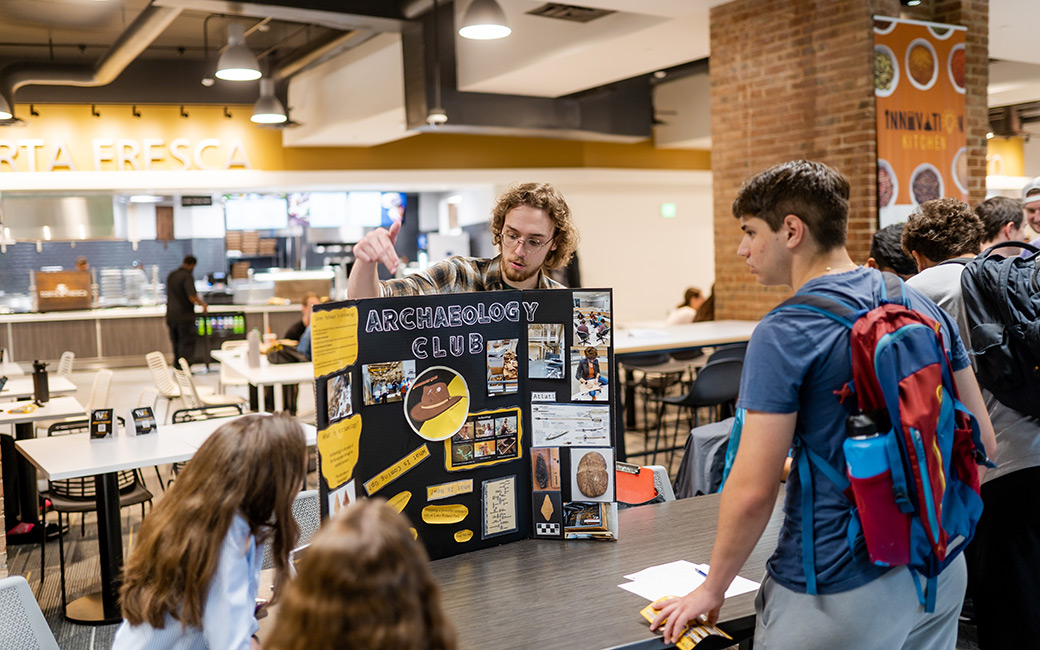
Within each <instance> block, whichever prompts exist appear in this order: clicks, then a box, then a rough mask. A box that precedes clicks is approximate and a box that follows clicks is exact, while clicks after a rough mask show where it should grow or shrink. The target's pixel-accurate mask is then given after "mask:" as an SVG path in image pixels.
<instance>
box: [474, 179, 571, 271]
mask: <svg viewBox="0 0 1040 650" xmlns="http://www.w3.org/2000/svg"><path fill="white" fill-rule="evenodd" d="M521 205H526V206H528V207H531V208H536V209H538V210H545V212H546V214H548V215H549V218H550V219H551V220H552V222H553V226H554V227H555V229H556V231H555V232H554V233H553V242H554V243H555V244H556V249H555V250H552V251H550V252H549V254H548V255H547V256H546V257H545V262H543V263H542V266H543V267H545V268H546V269H559V268H562V267H564V266H567V263H568V262H570V261H571V256H573V255H574V251H576V250H577V249H578V230H577V228H575V227H574V224H573V223H571V209H570V208H569V207H568V206H567V201H565V200H564V199H563V194H560V191H559V190H557V189H556V188H555V187H553V186H552V185H550V184H548V183H523V184H517V185H512V186H510V188H509V189H508V190H506V191H505V192H504V193H503V194H501V195H499V197H498V201H497V203H496V204H495V208H494V209H493V210H492V211H491V242H492V243H493V244H494V245H495V246H500V245H501V244H502V228H503V227H504V226H505V222H506V214H507V213H508V212H509V211H510V210H512V209H513V208H516V207H519V206H521Z"/></svg>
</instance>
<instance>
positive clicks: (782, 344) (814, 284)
mask: <svg viewBox="0 0 1040 650" xmlns="http://www.w3.org/2000/svg"><path fill="white" fill-rule="evenodd" d="M883 284H884V278H883V277H882V275H881V273H880V272H878V271H875V270H873V269H868V268H866V267H860V268H858V269H856V270H854V271H849V272H847V273H839V274H836V275H826V276H822V277H819V278H815V279H813V280H810V281H809V282H807V283H805V284H804V285H803V286H802V287H801V289H799V291H798V293H805V292H810V291H811V292H813V293H819V294H823V295H826V296H829V297H833V298H837V299H840V300H843V301H844V302H845V303H847V304H849V305H853V306H855V307H857V308H860V309H869V308H872V307H875V306H877V301H876V298H875V296H880V295H884V290H883ZM906 294H907V296H908V297H909V302H910V307H912V308H913V309H916V310H918V311H920V312H922V313H924V314H926V315H928V316H929V317H931V318H933V319H934V320H936V321H937V322H939V323H940V324H941V325H942V329H943V340H944V341H945V342H947V354H948V355H949V356H950V360H951V361H952V364H953V368H954V370H960V369H962V368H966V367H968V365H969V361H968V355H967V352H965V350H964V345H963V344H962V343H961V339H960V335H959V334H958V332H957V328H956V326H955V325H953V323H952V321H951V320H950V317H949V316H948V315H947V314H946V312H944V311H943V310H942V309H940V308H939V307H937V306H936V305H935V303H933V302H932V301H930V300H928V299H927V298H925V297H924V296H923V295H921V294H920V293H918V292H917V291H914V290H913V289H911V288H910V287H906ZM951 342H952V343H951ZM851 379H852V364H851V358H850V343H849V330H848V329H847V328H845V327H844V326H843V325H841V324H839V323H836V322H835V321H833V320H831V319H830V318H828V317H827V316H824V315H822V314H818V313H815V312H812V311H808V310H802V309H788V310H783V311H781V312H777V313H770V314H768V315H766V317H765V318H763V319H762V321H761V323H759V325H758V326H757V327H756V328H755V332H754V334H753V335H752V337H751V342H750V343H749V344H748V350H747V356H746V358H745V360H744V372H743V374H742V376H741V380H740V398H739V400H738V402H737V405H738V406H740V407H743V408H746V409H748V410H749V411H764V412H766V413H794V412H796V411H797V413H798V419H797V422H796V424H795V437H796V438H798V439H800V441H801V442H802V443H804V444H806V445H808V446H809V448H811V449H812V450H813V451H815V452H816V453H817V454H819V455H821V456H823V457H824V458H826V459H827V461H828V462H829V463H830V465H831V466H832V467H834V468H844V467H845V456H844V453H843V452H842V448H841V444H842V442H843V441H844V438H845V418H846V417H847V416H848V415H850V414H851V413H852V412H853V411H854V410H855V406H856V405H855V400H854V399H847V400H845V402H846V404H845V405H842V404H841V402H840V401H839V397H838V395H837V391H840V390H841V388H842V387H843V386H844V385H845V384H846V383H848V382H849V381H851ZM812 472H813V492H814V493H813V504H814V512H813V528H814V530H813V534H814V542H815V548H816V576H817V588H818V591H819V593H821V594H826V593H837V592H841V591H847V590H849V589H854V588H856V587H858V586H860V585H863V584H866V583H868V582H870V581H871V580H873V579H874V578H877V577H879V576H880V575H881V574H883V573H884V572H885V571H886V570H887V569H885V568H883V567H877V566H874V565H873V564H871V562H870V560H869V559H868V558H867V555H866V550H865V547H864V546H863V544H858V545H857V548H858V550H859V552H858V553H857V554H856V555H853V552H852V550H850V549H849V544H848V540H847V538H846V534H847V532H848V525H849V517H850V508H851V506H852V504H851V503H850V502H849V501H848V500H847V499H846V498H845V497H844V495H842V494H841V492H840V491H839V490H838V488H837V487H835V485H834V484H833V483H831V482H830V481H829V480H828V479H827V478H826V477H825V476H824V475H823V474H822V473H820V471H819V470H817V469H815V468H813V470H812ZM801 520H802V508H801V480H799V476H798V466H797V463H795V465H794V466H793V467H792V468H791V473H790V475H789V476H788V478H787V496H786V499H785V501H784V523H783V526H782V527H781V529H780V536H779V541H778V544H777V549H776V552H775V553H774V554H773V556H772V557H771V558H770V559H769V562H768V564H767V565H766V568H767V570H768V571H769V574H770V576H772V578H773V579H774V580H776V581H777V582H778V583H780V584H781V585H783V586H785V587H787V588H788V589H791V590H793V591H797V592H800V593H805V574H804V572H803V570H802V546H801V544H802V535H801V528H802V525H801Z"/></svg>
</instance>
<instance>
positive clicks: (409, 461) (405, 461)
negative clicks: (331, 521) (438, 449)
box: [365, 445, 430, 496]
mask: <svg viewBox="0 0 1040 650" xmlns="http://www.w3.org/2000/svg"><path fill="white" fill-rule="evenodd" d="M429 457H430V448H429V447H427V446H426V445H423V446H421V447H419V448H418V449H416V450H415V451H413V452H412V453H410V454H408V455H407V456H405V457H404V458H402V459H401V460H399V461H397V462H396V463H394V464H393V465H391V466H390V467H387V468H386V469H384V470H383V471H382V472H380V473H379V474H376V475H375V476H373V477H372V478H371V479H370V480H369V481H368V482H367V483H365V492H368V496H372V495H373V494H375V493H376V492H378V491H380V490H382V489H383V488H384V487H386V485H387V484H388V483H390V481H393V480H394V479H397V478H400V477H401V476H402V475H404V473H405V472H407V471H409V470H410V469H412V468H413V467H415V466H416V465H418V464H419V463H421V462H422V461H424V460H426V459H427V458H429Z"/></svg>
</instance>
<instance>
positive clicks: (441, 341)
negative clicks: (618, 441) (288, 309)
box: [311, 289, 617, 558]
mask: <svg viewBox="0 0 1040 650" xmlns="http://www.w3.org/2000/svg"><path fill="white" fill-rule="evenodd" d="M612 320H613V319H612V311H611V292H610V291H609V290H562V289H556V290H541V291H523V292H521V291H503V292H479V293H461V294H446V295H435V296H418V297H404V298H380V299H371V300H360V301H345V302H340V303H326V304H323V305H317V306H315V307H314V311H313V315H312V323H311V327H312V341H313V356H314V363H315V378H316V379H315V401H316V406H317V429H318V450H319V467H320V472H319V474H320V477H321V481H320V491H321V496H322V516H323V517H328V516H331V515H335V513H336V512H338V511H339V510H340V509H341V508H342V507H343V506H344V505H345V504H348V503H350V502H352V501H354V500H355V499H357V498H362V497H382V498H385V499H387V500H388V501H389V502H390V503H391V505H393V506H394V507H396V508H397V509H398V510H399V511H402V512H404V513H405V514H406V515H407V516H408V518H409V519H410V521H411V522H412V524H413V526H414V528H415V533H416V535H417V537H418V538H419V539H420V540H422V541H423V543H424V544H425V545H426V548H427V550H428V552H429V554H430V556H431V557H432V558H440V557H447V556H450V555H455V554H458V553H462V552H467V551H471V550H476V549H480V548H486V547H489V546H495V545H498V544H502V543H507V542H512V541H517V540H520V539H526V538H530V537H544V538H555V539H563V538H565V537H567V538H601V539H616V538H617V505H616V500H615V488H614V427H613V423H615V422H616V414H615V413H614V412H613V404H614V403H615V400H613V399H611V397H612V391H613V390H616V381H615V379H616V378H614V377H612V376H610V375H611V372H612V368H613V367H614V366H613V345H612V334H611V324H612ZM583 360H584V362H583ZM597 371H598V372H597ZM578 375H582V376H581V377H580V378H579V376H578Z"/></svg>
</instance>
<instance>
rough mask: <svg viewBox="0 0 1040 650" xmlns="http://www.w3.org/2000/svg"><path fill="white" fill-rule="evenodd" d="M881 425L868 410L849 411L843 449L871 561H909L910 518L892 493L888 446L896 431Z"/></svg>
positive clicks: (895, 563)
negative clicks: (900, 507)
mask: <svg viewBox="0 0 1040 650" xmlns="http://www.w3.org/2000/svg"><path fill="white" fill-rule="evenodd" d="M878 428H879V427H878V423H877V422H876V421H875V419H874V418H872V417H871V416H869V415H867V414H865V413H857V414H855V415H850V416H849V417H848V419H847V420H846V421H845V434H846V438H845V442H844V443H842V450H843V451H844V452H845V464H846V469H847V470H848V474H849V482H850V483H851V485H852V494H853V498H854V499H855V501H856V509H857V511H858V514H859V521H860V525H861V526H862V527H863V537H864V538H865V540H866V543H867V553H868V554H869V555H870V561H871V562H873V563H874V564H876V565H878V566H899V565H903V564H907V563H908V562H909V561H910V518H909V516H908V515H906V514H905V513H903V512H902V511H900V509H899V506H898V505H896V500H895V496H894V494H893V482H892V468H891V465H890V460H889V453H888V449H887V447H888V445H889V444H892V443H893V442H895V441H894V440H891V441H890V438H891V437H892V436H894V435H895V433H894V432H893V431H891V430H889V431H888V432H886V433H881V432H880V431H879V430H878ZM886 428H887V427H886ZM896 444H898V443H896Z"/></svg>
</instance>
